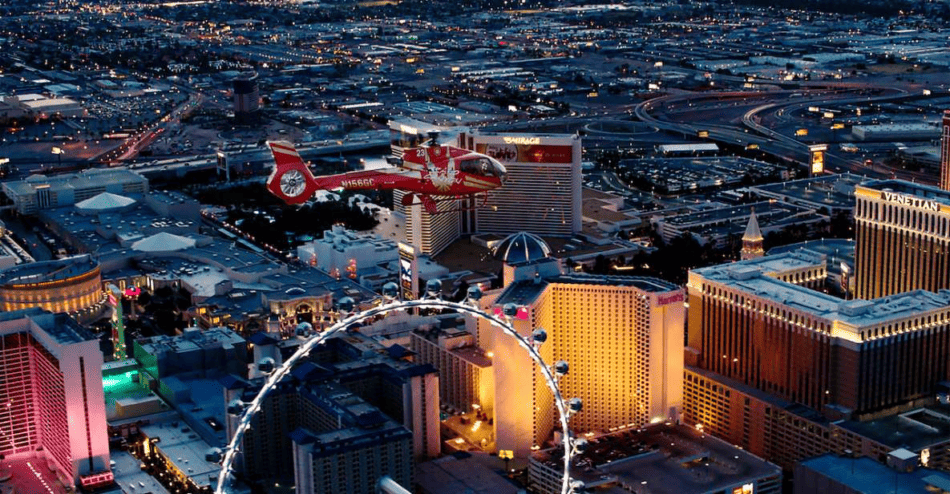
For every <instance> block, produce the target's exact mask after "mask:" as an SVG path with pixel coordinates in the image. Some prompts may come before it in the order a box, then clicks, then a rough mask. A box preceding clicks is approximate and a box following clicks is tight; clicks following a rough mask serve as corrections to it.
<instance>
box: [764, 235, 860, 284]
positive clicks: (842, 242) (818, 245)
mask: <svg viewBox="0 0 950 494" xmlns="http://www.w3.org/2000/svg"><path fill="white" fill-rule="evenodd" d="M802 250H804V251H811V252H815V253H818V254H821V255H824V256H825V261H826V263H827V268H828V272H829V273H834V274H838V275H840V274H841V263H845V264H847V265H848V266H851V267H852V268H853V267H854V240H851V239H845V238H823V239H821V240H810V241H808V242H800V243H797V244H789V245H783V246H781V247H775V248H773V249H771V250H769V251H768V253H767V254H766V257H771V256H773V255H777V254H784V253H786V252H797V251H802Z"/></svg>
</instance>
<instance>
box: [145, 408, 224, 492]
mask: <svg viewBox="0 0 950 494" xmlns="http://www.w3.org/2000/svg"><path fill="white" fill-rule="evenodd" d="M140 430H141V431H142V433H143V434H145V436H146V437H148V438H149V439H156V438H157V439H158V442H157V443H156V444H155V446H157V447H158V449H160V450H161V451H162V453H163V454H164V455H165V456H166V457H167V458H168V459H169V461H171V462H172V463H173V464H174V465H175V467H176V468H177V469H178V470H180V471H181V472H182V473H184V474H185V475H187V476H188V477H189V478H191V480H192V481H194V483H195V484H196V485H198V486H210V487H212V488H213V487H214V486H215V484H216V483H217V479H218V473H219V472H220V471H221V465H218V464H217V463H212V462H209V461H206V460H205V453H207V452H208V450H210V449H211V445H209V444H208V443H206V442H205V441H203V440H202V439H201V438H200V437H198V434H197V433H196V432H195V431H193V430H192V429H191V427H190V426H188V425H187V424H186V423H185V422H184V421H181V422H162V423H152V424H147V425H143V426H141V427H140Z"/></svg>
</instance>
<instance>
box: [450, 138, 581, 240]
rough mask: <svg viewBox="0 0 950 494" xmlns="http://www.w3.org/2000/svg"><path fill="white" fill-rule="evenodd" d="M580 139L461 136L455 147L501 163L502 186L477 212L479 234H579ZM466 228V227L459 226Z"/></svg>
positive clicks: (476, 225)
mask: <svg viewBox="0 0 950 494" xmlns="http://www.w3.org/2000/svg"><path fill="white" fill-rule="evenodd" d="M581 144H582V143H581V138H580V136H578V135H572V134H508V133H504V134H502V133H499V134H494V133H477V134H461V135H460V136H459V146H460V147H463V148H466V149H471V150H474V151H475V152H478V153H482V154H487V155H489V156H491V157H492V158H495V159H497V160H499V161H501V162H502V163H503V164H504V165H505V169H506V170H507V171H508V175H507V178H506V179H505V183H504V184H503V185H502V186H501V187H499V188H497V189H495V190H492V191H490V192H489V193H488V203H487V207H476V209H475V216H474V229H472V226H471V222H469V223H464V222H463V229H467V230H471V232H479V233H495V234H500V235H507V234H511V233H517V232H522V231H524V232H531V233H534V234H535V235H545V236H554V237H569V236H571V235H573V234H575V233H577V232H579V231H580V230H581V218H582V213H581V184H582V182H583V176H582V174H581V151H582V145H581ZM464 225H467V226H464Z"/></svg>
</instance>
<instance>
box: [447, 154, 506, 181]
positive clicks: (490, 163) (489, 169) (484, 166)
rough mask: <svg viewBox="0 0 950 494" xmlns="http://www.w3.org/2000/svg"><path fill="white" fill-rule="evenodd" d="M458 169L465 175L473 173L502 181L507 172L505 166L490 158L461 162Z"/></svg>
mask: <svg viewBox="0 0 950 494" xmlns="http://www.w3.org/2000/svg"><path fill="white" fill-rule="evenodd" d="M459 169H460V170H461V171H463V172H465V173H474V174H476V175H482V176H485V177H498V178H501V179H502V180H503V181H504V179H505V175H507V174H508V170H505V166H504V165H502V164H501V163H499V162H498V161H497V160H494V159H492V158H488V157H485V158H475V159H467V160H463V161H462V162H461V163H460V164H459Z"/></svg>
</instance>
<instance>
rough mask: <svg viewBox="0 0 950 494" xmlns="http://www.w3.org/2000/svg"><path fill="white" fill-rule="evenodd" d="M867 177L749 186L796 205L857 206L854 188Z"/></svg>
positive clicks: (831, 177)
mask: <svg viewBox="0 0 950 494" xmlns="http://www.w3.org/2000/svg"><path fill="white" fill-rule="evenodd" d="M867 180H868V179H867V178H865V177H863V176H861V175H854V174H851V173H842V174H839V175H820V176H817V177H813V178H805V179H801V180H792V181H788V182H776V183H773V184H768V185H756V186H752V187H749V189H750V190H752V192H754V193H756V194H758V195H761V196H765V197H771V198H775V199H780V200H783V201H787V202H790V203H793V204H802V205H809V206H811V207H815V208H821V207H825V208H828V209H853V208H854V188H855V187H856V186H858V185H859V184H861V183H864V182H866V181H867Z"/></svg>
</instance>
